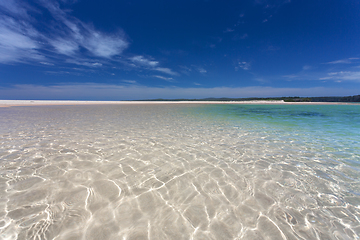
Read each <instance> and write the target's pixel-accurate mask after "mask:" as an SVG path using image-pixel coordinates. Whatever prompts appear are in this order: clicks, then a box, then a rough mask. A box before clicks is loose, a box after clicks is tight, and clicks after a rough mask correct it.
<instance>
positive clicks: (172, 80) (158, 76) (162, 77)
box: [153, 75, 176, 82]
mask: <svg viewBox="0 0 360 240" xmlns="http://www.w3.org/2000/svg"><path fill="white" fill-rule="evenodd" d="M153 77H156V78H159V79H162V80H165V81H167V82H176V81H175V80H174V79H173V78H171V77H164V76H160V75H153Z"/></svg>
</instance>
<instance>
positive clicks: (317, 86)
mask: <svg viewBox="0 0 360 240" xmlns="http://www.w3.org/2000/svg"><path fill="white" fill-rule="evenodd" d="M358 94H360V2H359V1H358V0H223V1H220V0H183V1H169V0H155V1H149V0H131V1H130V0H117V1H110V0H101V1H100V0H58V1H56V0H26V1H22V0H0V99H9V100H12V99H40V100H41V99H47V100H139V99H157V98H166V99H176V98H207V97H232V98H235V97H236V98H242V97H282V96H304V97H305V96H348V95H358Z"/></svg>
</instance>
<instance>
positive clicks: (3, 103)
mask: <svg viewBox="0 0 360 240" xmlns="http://www.w3.org/2000/svg"><path fill="white" fill-rule="evenodd" d="M135 104H269V105H360V103H352V102H284V100H273V101H264V100H259V101H257V100H252V101H73V100H61V101H54V100H0V107H16V106H61V105H62V106H66V105H135Z"/></svg>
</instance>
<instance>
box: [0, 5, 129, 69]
mask: <svg viewBox="0 0 360 240" xmlns="http://www.w3.org/2000/svg"><path fill="white" fill-rule="evenodd" d="M38 3H39V5H37V6H36V7H35V5H34V6H30V5H29V4H28V3H27V2H24V1H15V0H7V1H1V3H0V62H1V63H13V62H23V63H26V62H29V61H33V60H42V61H44V60H47V61H48V62H50V61H51V59H64V56H66V57H67V58H68V57H71V58H73V59H77V58H89V57H97V58H104V59H111V58H113V57H115V56H117V55H121V54H122V52H123V50H124V49H126V48H127V47H128V45H129V43H128V41H127V40H126V37H125V34H124V33H123V32H122V31H121V30H118V31H117V32H116V33H104V32H101V31H98V30H96V29H95V28H94V27H92V26H91V25H89V24H85V23H83V22H81V21H80V20H79V19H77V18H74V17H72V16H70V15H68V14H67V12H65V11H64V10H62V9H60V7H59V4H58V3H57V2H56V1H52V0H48V1H43V0H40V1H39V2H38ZM45 11H48V12H49V13H50V15H51V17H52V20H53V21H43V22H39V21H36V20H35V18H32V17H30V15H31V14H40V13H45ZM30 13H31V14H30ZM54 22H55V23H56V24H55V25H53V23H54ZM81 49H84V50H86V51H85V52H84V51H80V50H81ZM50 56H51V57H50Z"/></svg>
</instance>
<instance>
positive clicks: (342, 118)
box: [193, 104, 360, 170]
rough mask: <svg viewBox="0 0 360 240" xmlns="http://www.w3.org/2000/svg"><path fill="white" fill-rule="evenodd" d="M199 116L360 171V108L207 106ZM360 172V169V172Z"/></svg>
mask: <svg viewBox="0 0 360 240" xmlns="http://www.w3.org/2000/svg"><path fill="white" fill-rule="evenodd" d="M193 110H194V111H195V113H194V114H195V115H198V116H202V117H204V118H211V119H213V120H216V121H219V122H223V123H226V124H228V126H229V127H237V128H239V129H246V130H247V131H254V132H263V134H264V136H265V137H266V135H267V134H268V135H270V136H271V137H272V138H273V140H274V141H276V140H280V139H282V140H283V141H288V142H291V141H294V142H295V141H297V142H298V144H303V145H306V146H308V147H309V148H311V149H312V150H314V151H321V152H327V153H333V154H335V155H336V156H335V157H334V159H336V160H340V161H344V162H346V163H348V164H350V165H353V166H356V167H360V165H359V164H360V143H359V142H360V105H235V104H234V105H225V104H222V105H205V106H202V107H200V108H196V109H193ZM358 170H360V169H358Z"/></svg>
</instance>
